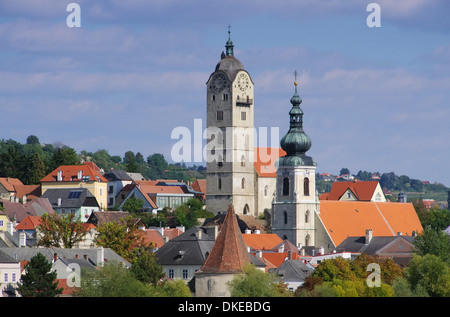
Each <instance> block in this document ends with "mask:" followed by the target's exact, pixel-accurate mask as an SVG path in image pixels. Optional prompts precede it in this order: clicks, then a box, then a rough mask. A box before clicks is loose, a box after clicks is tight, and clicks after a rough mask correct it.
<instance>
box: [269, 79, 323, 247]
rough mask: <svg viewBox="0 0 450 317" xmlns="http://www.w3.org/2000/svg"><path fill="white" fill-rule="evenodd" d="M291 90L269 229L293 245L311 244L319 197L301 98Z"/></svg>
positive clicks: (312, 243) (313, 240)
mask: <svg viewBox="0 0 450 317" xmlns="http://www.w3.org/2000/svg"><path fill="white" fill-rule="evenodd" d="M294 85H295V92H294V96H293V97H292V98H291V104H292V108H291V110H290V111H289V117H290V121H289V131H288V132H287V134H286V135H285V136H284V137H283V138H282V139H281V141H280V145H281V148H282V149H283V150H284V151H285V152H286V155H285V156H283V157H280V158H279V159H278V161H277V165H278V169H277V176H276V193H275V197H274V200H273V203H272V232H273V233H276V234H277V235H278V236H279V237H280V238H282V239H288V240H289V241H290V242H292V243H293V244H294V245H296V246H299V245H302V246H313V245H314V244H315V229H316V225H315V221H316V218H317V217H316V216H315V215H316V213H319V200H318V197H317V194H316V190H315V188H316V184H315V183H316V180H315V177H316V166H317V164H316V162H315V161H314V160H313V158H312V157H310V156H307V155H306V152H307V151H308V150H309V149H310V148H311V145H312V144H311V139H310V138H309V136H308V135H307V134H306V133H305V132H304V130H303V111H302V109H301V108H300V104H301V103H302V100H301V99H300V97H299V95H298V93H297V81H295V83H294Z"/></svg>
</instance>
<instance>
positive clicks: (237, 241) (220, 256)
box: [197, 204, 251, 273]
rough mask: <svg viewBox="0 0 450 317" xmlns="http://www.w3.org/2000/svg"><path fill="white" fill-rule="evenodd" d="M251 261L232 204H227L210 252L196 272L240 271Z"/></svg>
mask: <svg viewBox="0 0 450 317" xmlns="http://www.w3.org/2000/svg"><path fill="white" fill-rule="evenodd" d="M247 263H251V259H250V254H249V253H248V250H247V245H246V244H245V241H244V238H243V237H242V233H241V231H240V229H239V225H238V222H237V219H236V214H235V211H234V207H233V205H232V204H230V205H229V207H228V210H227V213H226V216H225V219H224V222H223V224H222V227H221V229H220V232H219V234H218V236H217V238H216V241H215V242H214V245H213V246H212V249H211V252H210V254H209V256H208V258H207V259H206V261H205V263H204V264H203V266H202V268H201V269H200V270H199V271H198V272H197V273H241V272H242V271H243V268H244V265H245V264H247Z"/></svg>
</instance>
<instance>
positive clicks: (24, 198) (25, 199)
mask: <svg viewBox="0 0 450 317" xmlns="http://www.w3.org/2000/svg"><path fill="white" fill-rule="evenodd" d="M22 204H24V205H26V204H27V195H23V196H22Z"/></svg>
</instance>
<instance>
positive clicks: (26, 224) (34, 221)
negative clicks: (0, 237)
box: [16, 216, 41, 230]
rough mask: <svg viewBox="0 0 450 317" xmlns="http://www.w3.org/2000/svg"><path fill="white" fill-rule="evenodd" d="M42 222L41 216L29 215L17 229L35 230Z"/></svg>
mask: <svg viewBox="0 0 450 317" xmlns="http://www.w3.org/2000/svg"><path fill="white" fill-rule="evenodd" d="M40 224H41V217H39V216H28V217H26V218H25V219H23V220H22V221H21V222H20V223H19V224H18V225H17V226H16V229H17V230H34V229H36V228H37V227H39V225H40Z"/></svg>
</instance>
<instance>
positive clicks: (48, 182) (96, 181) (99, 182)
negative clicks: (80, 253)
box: [41, 164, 108, 210]
mask: <svg viewBox="0 0 450 317" xmlns="http://www.w3.org/2000/svg"><path fill="white" fill-rule="evenodd" d="M80 188H86V189H88V190H89V191H90V192H91V194H92V195H93V196H94V197H95V199H96V200H97V202H98V205H99V207H100V210H104V209H106V208H107V206H108V204H107V198H108V195H107V188H108V180H107V179H106V178H104V177H103V175H102V174H101V173H100V172H99V171H98V170H97V169H96V168H94V167H92V164H81V165H62V166H59V167H58V168H56V169H55V170H53V171H52V172H51V173H50V174H48V175H47V176H45V177H44V178H43V179H42V180H41V190H42V195H44V194H45V192H46V191H47V190H48V189H80Z"/></svg>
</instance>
